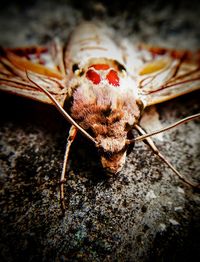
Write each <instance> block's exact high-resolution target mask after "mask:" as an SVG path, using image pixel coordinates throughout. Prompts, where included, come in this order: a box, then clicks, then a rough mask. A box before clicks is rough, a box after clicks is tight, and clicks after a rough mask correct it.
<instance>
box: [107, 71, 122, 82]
mask: <svg viewBox="0 0 200 262" xmlns="http://www.w3.org/2000/svg"><path fill="white" fill-rule="evenodd" d="M106 79H107V80H108V83H109V84H110V85H113V86H119V77H118V74H117V72H116V71H115V70H110V72H109V73H108V74H107V76H106Z"/></svg>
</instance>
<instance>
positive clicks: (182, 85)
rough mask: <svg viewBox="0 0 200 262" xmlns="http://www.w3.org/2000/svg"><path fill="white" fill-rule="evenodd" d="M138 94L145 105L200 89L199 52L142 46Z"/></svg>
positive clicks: (140, 48)
mask: <svg viewBox="0 0 200 262" xmlns="http://www.w3.org/2000/svg"><path fill="white" fill-rule="evenodd" d="M138 52H139V58H140V61H141V63H140V66H139V68H137V84H138V92H139V96H140V98H141V100H142V101H144V104H145V106H149V105H153V104H157V103H162V102H164V101H166V100H170V99H172V98H175V97H178V96H180V95H183V94H186V93H189V92H192V91H195V90H198V89H200V52H199V51H197V52H194V53H193V52H191V51H184V50H182V51H177V50H173V49H166V48H158V47H150V46H147V45H140V46H139V48H138Z"/></svg>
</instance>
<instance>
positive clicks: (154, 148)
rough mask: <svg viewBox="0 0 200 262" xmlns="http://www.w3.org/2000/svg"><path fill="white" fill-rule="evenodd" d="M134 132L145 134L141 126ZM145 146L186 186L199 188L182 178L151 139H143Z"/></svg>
mask: <svg viewBox="0 0 200 262" xmlns="http://www.w3.org/2000/svg"><path fill="white" fill-rule="evenodd" d="M135 128H136V130H137V131H138V132H139V133H140V134H141V135H145V134H146V132H145V131H144V130H143V129H142V128H141V126H139V125H135ZM144 140H145V141H146V142H147V144H148V145H149V146H150V148H151V149H152V151H153V152H154V154H155V155H157V156H158V157H160V159H161V160H162V161H163V162H164V163H165V164H167V165H168V167H169V168H170V169H171V170H172V171H173V172H174V173H175V174H176V175H177V176H178V177H179V178H180V179H181V180H182V181H183V182H185V183H186V184H188V185H190V186H192V187H195V188H200V185H199V184H196V183H193V182H191V181H189V180H188V179H186V178H185V177H183V176H182V175H181V174H180V173H179V172H178V171H177V170H176V169H175V168H174V167H173V166H172V164H171V163H170V162H169V161H168V160H167V159H166V158H165V156H163V155H162V154H161V153H160V151H159V150H158V148H157V147H156V145H155V144H154V142H153V140H152V139H151V138H149V137H148V138H146V139H144Z"/></svg>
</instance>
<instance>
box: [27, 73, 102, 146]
mask: <svg viewBox="0 0 200 262" xmlns="http://www.w3.org/2000/svg"><path fill="white" fill-rule="evenodd" d="M25 72H26V76H27V78H28V80H29V81H30V82H31V83H32V84H34V85H35V86H36V87H37V88H38V89H39V90H41V91H42V92H43V93H45V94H46V95H47V96H48V97H49V98H50V99H51V101H52V102H53V104H54V105H55V107H56V108H57V109H58V111H59V112H60V113H61V114H62V115H63V116H64V118H65V119H67V121H69V123H70V124H72V125H74V126H75V127H76V128H77V129H78V130H79V131H80V132H81V133H82V134H83V135H84V136H86V137H87V138H88V139H89V140H91V141H92V142H93V143H95V144H97V142H96V141H95V139H94V138H93V137H92V136H90V135H89V134H88V133H87V132H86V131H85V130H84V129H83V128H82V127H81V126H79V125H78V124H77V123H76V122H75V121H74V119H73V118H72V117H71V116H70V115H69V114H68V113H67V112H66V111H65V110H64V109H63V108H62V106H61V105H60V104H59V102H58V101H57V100H56V99H55V97H54V96H53V95H52V94H51V93H50V92H49V91H47V90H46V89H45V88H44V87H42V86H40V85H38V84H37V83H36V82H34V81H33V80H32V79H31V78H30V76H29V75H28V72H27V70H26V71H25Z"/></svg>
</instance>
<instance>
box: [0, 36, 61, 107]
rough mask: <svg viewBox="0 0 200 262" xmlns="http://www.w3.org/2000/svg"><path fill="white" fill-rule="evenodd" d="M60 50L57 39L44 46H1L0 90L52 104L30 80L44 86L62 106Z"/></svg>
mask: <svg viewBox="0 0 200 262" xmlns="http://www.w3.org/2000/svg"><path fill="white" fill-rule="evenodd" d="M62 53H63V52H62V47H61V45H60V43H59V42H58V41H55V42H53V43H52V44H51V45H49V46H48V47H40V46H36V47H24V48H1V49H0V90H2V91H6V92H9V93H13V94H16V95H20V96H24V97H27V98H30V99H34V100H37V101H40V102H43V103H48V104H52V101H51V100H50V99H49V98H48V97H47V96H46V95H45V94H44V93H43V92H42V91H41V90H38V88H37V87H36V86H35V85H34V84H33V82H35V83H37V84H38V85H40V86H42V87H43V88H46V89H47V90H48V91H49V92H50V93H51V94H52V95H53V96H54V97H55V98H56V99H57V101H58V102H59V103H60V105H61V106H63V104H64V100H65V98H66V85H65V82H66V76H65V69H64V65H63V58H62ZM27 74H28V76H29V78H30V79H31V80H32V82H31V81H30V80H29V78H28V77H27Z"/></svg>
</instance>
